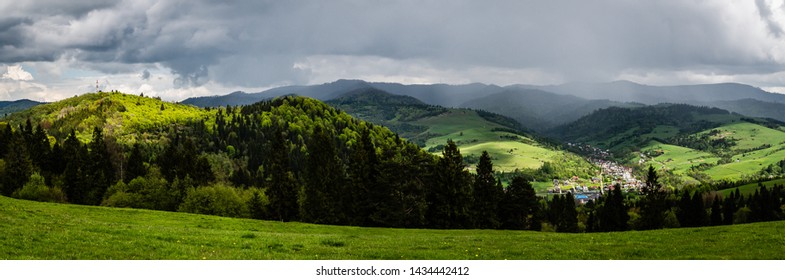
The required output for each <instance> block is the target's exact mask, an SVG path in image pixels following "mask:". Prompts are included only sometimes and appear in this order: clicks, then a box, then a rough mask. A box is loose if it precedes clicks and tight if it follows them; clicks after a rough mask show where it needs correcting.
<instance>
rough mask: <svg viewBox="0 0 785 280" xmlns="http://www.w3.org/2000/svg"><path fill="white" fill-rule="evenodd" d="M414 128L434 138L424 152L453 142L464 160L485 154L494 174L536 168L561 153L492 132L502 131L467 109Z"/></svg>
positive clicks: (523, 138)
mask: <svg viewBox="0 0 785 280" xmlns="http://www.w3.org/2000/svg"><path fill="white" fill-rule="evenodd" d="M415 124H418V125H424V126H427V127H429V129H428V130H427V131H426V132H425V133H427V134H431V135H437V136H434V137H431V138H429V139H428V140H427V141H426V147H425V148H426V149H429V148H432V147H436V146H438V145H444V144H445V143H447V140H448V139H452V140H453V141H455V143H456V144H458V147H459V148H460V149H461V154H462V155H464V156H467V155H474V156H477V157H479V156H480V155H481V154H482V152H483V151H488V153H489V154H490V155H491V158H492V159H493V164H494V170H496V171H513V170H515V169H516V168H518V169H522V168H539V167H540V166H542V164H543V162H546V161H550V160H551V159H552V158H554V157H556V156H559V155H560V154H561V153H563V152H561V151H555V150H552V149H549V148H545V147H542V146H538V145H537V144H535V142H534V141H533V140H532V139H529V138H526V137H523V136H520V135H516V134H513V133H509V132H501V131H493V129H495V128H504V127H503V126H501V125H499V124H495V123H492V122H489V121H487V120H485V119H483V118H482V117H480V116H479V115H477V113H476V112H474V111H472V110H468V109H451V110H450V111H449V112H448V113H445V114H441V115H438V116H434V117H429V118H425V119H422V120H419V121H417V122H415ZM470 168H472V167H470Z"/></svg>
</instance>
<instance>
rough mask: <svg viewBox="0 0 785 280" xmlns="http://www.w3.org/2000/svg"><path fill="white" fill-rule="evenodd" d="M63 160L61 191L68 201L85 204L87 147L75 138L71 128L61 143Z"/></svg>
mask: <svg viewBox="0 0 785 280" xmlns="http://www.w3.org/2000/svg"><path fill="white" fill-rule="evenodd" d="M63 161H64V162H66V163H67V164H66V165H65V170H64V173H63V191H65V195H66V197H67V199H68V201H69V202H71V203H76V204H86V203H87V202H86V201H87V199H86V197H85V194H86V193H87V191H86V190H87V188H86V187H85V184H86V181H87V179H86V176H85V174H86V172H87V171H86V170H87V168H86V165H87V161H89V159H88V158H87V149H86V148H85V147H84V146H83V145H82V143H81V142H79V139H77V138H76V133H75V132H74V131H73V130H72V131H71V134H69V135H68V137H67V138H66V139H65V142H64V143H63Z"/></svg>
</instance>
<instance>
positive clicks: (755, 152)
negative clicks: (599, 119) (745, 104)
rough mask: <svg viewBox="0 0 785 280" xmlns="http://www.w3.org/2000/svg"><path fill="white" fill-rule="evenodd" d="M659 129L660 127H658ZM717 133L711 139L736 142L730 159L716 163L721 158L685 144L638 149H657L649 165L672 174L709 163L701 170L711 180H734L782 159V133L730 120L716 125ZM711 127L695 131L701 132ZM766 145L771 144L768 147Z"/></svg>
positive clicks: (784, 136) (784, 155) (784, 144)
mask: <svg viewBox="0 0 785 280" xmlns="http://www.w3.org/2000/svg"><path fill="white" fill-rule="evenodd" d="M658 128H662V127H658ZM655 130H657V133H659V134H662V135H659V136H666V135H667V134H668V133H667V132H666V131H667V130H666V129H665V128H662V129H655ZM716 130H717V131H719V134H718V135H716V136H713V137H714V138H720V137H730V138H733V139H736V145H735V146H733V147H731V148H730V153H731V154H733V156H732V157H731V159H732V162H730V163H726V164H720V165H717V162H718V161H719V160H720V158H719V157H718V156H716V155H713V154H711V153H707V152H702V151H698V150H694V149H690V148H686V147H680V146H674V145H667V144H663V143H659V142H657V141H651V142H649V144H648V145H646V146H645V147H643V148H641V151H644V152H646V151H658V152H662V154H661V155H659V156H657V157H655V158H654V159H653V160H654V161H653V162H652V164H653V165H654V166H655V167H666V168H668V169H671V170H673V172H674V173H675V174H679V175H684V176H683V177H684V178H685V179H687V180H691V179H690V177H688V176H686V175H685V173H686V172H687V171H688V170H689V169H690V167H691V166H697V165H698V164H701V163H706V164H711V165H713V166H712V167H710V168H708V169H706V170H705V171H704V172H705V173H706V174H707V175H709V177H711V178H712V179H714V180H723V179H729V180H737V179H740V178H741V177H742V176H743V175H745V174H746V175H750V174H755V173H757V172H758V171H760V170H761V169H762V168H765V167H766V166H768V165H770V164H774V163H776V162H778V161H780V160H782V159H783V158H785V132H783V131H780V130H776V129H771V128H767V127H764V126H760V125H757V124H752V123H748V122H736V123H730V124H727V125H724V126H721V127H718V128H716ZM709 131H711V130H706V131H702V132H699V133H697V134H696V135H703V134H707V133H709ZM765 145H770V147H767V146H765Z"/></svg>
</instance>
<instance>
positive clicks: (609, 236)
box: [0, 197, 785, 260]
mask: <svg viewBox="0 0 785 280" xmlns="http://www.w3.org/2000/svg"><path fill="white" fill-rule="evenodd" d="M783 226H785V222H773V223H757V224H747V225H737V226H720V227H711V228H708V227H707V228H692V229H672V230H656V231H645V232H623V233H593V234H561V233H541V232H525V231H498V230H420V229H386V228H359V227H340V226H323V225H312V224H302V223H280V222H269V221H256V220H247V219H232V218H222V217H213V216H204V215H193V214H184V213H168V212H159V211H148V210H134V209H114V208H103V207H87V206H77V205H62V204H50V203H40V202H31V201H22V200H15V199H11V198H6V197H0V259H469V260H471V259H783V258H785V254H783V253H782V252H785V231H783V230H782V228H783ZM751 233H755V234H751Z"/></svg>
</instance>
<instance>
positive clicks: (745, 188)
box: [718, 179, 785, 197]
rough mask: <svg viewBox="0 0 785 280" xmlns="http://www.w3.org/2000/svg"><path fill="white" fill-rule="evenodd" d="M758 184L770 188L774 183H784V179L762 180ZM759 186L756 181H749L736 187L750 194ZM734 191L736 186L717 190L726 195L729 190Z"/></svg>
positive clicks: (728, 193)
mask: <svg viewBox="0 0 785 280" xmlns="http://www.w3.org/2000/svg"><path fill="white" fill-rule="evenodd" d="M760 184H761V185H764V186H766V188H769V189H771V188H772V187H774V185H785V179H777V180H771V181H766V182H762V183H760ZM759 188H760V186H759V185H758V183H750V184H746V185H742V186H739V187H738V189H739V193H740V194H743V195H752V194H754V193H755V190H758V189H759ZM735 191H736V188H730V189H724V190H720V191H718V192H719V193H720V194H722V196H724V197H727V196H728V195H730V193H731V192H735Z"/></svg>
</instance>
